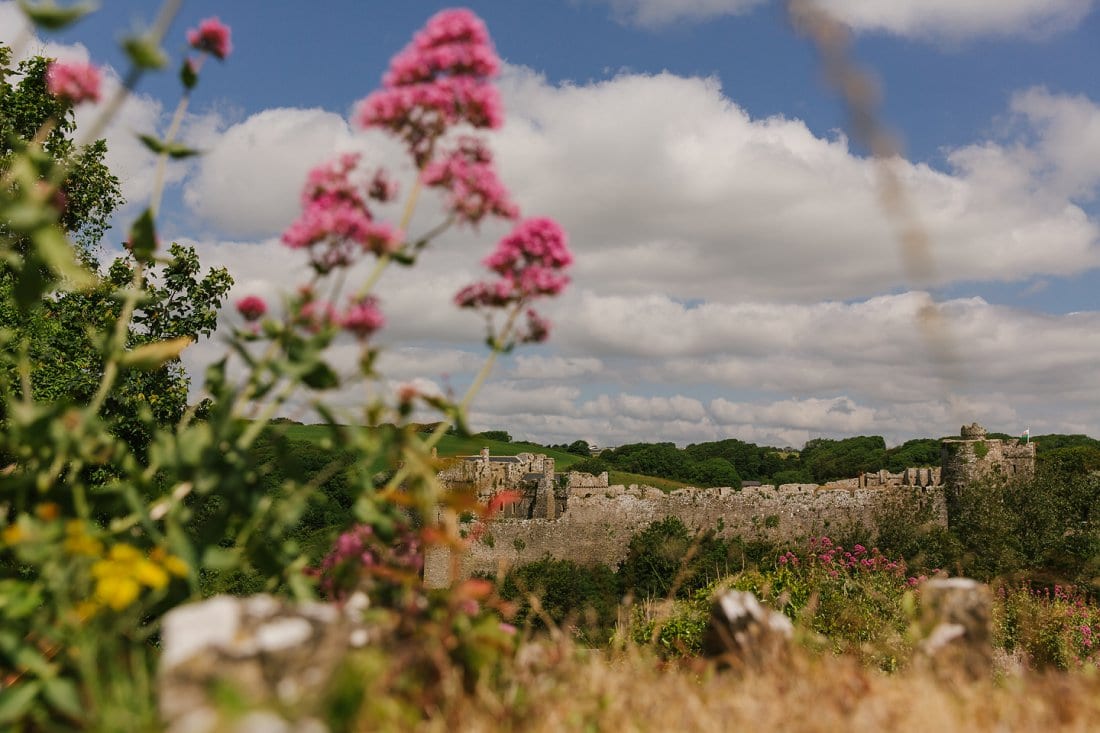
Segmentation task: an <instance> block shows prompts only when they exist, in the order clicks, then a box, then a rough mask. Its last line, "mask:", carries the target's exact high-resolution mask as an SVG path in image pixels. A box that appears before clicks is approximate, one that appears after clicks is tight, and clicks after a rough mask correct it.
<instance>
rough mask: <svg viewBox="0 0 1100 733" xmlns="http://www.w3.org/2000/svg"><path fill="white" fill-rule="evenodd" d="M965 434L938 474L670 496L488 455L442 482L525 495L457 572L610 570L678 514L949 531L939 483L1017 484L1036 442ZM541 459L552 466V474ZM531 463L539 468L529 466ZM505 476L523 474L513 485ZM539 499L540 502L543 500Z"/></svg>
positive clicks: (836, 527) (761, 530) (696, 522)
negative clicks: (529, 567)
mask: <svg viewBox="0 0 1100 733" xmlns="http://www.w3.org/2000/svg"><path fill="white" fill-rule="evenodd" d="M976 431H981V433H980V435H979V434H978V433H977V432H976ZM962 435H963V437H962V438H961V439H959V440H947V441H944V448H943V452H942V455H943V466H942V473H941V469H939V468H931V469H929V468H921V469H916V468H910V469H906V470H905V471H903V472H901V473H897V474H894V473H889V472H886V471H880V472H877V473H873V474H865V475H863V476H859V477H857V478H853V479H846V480H843V481H836V482H830V483H828V484H824V485H820V486H819V485H816V484H785V485H783V486H778V487H776V486H767V485H765V486H751V487H745V488H743V489H741V490H735V489H729V488H716V489H680V490H678V491H673V492H671V493H667V494H666V493H664V492H662V491H660V490H659V489H655V488H652V487H647V486H634V485H632V486H629V487H624V486H608V485H607V483H608V482H607V475H606V474H602V475H601V476H599V477H593V476H589V475H588V474H579V473H568V474H564V475H560V474H559V475H558V476H557V477H556V478H555V477H554V475H553V461H552V459H548V458H545V457H543V456H534V455H532V454H523V455H521V456H518V457H516V458H517V459H518V460H515V461H502V462H500V463H499V464H498V465H500V466H506V465H507V466H512V468H510V469H504V468H495V467H493V463H492V461H493V460H494V459H492V458H490V457H489V456H488V453H487V452H485V451H483V453H482V455H481V456H477V457H473V458H471V459H467V460H465V461H462V462H460V463H459V464H458V465H456V466H454V467H452V468H451V469H449V470H448V471H446V472H444V473H443V474H441V478H443V479H444V481H445V482H448V483H451V484H452V485H466V486H471V485H473V486H476V487H477V488H478V492H479V495H480V496H482V497H483V498H486V499H487V498H489V497H490V496H492V494H494V493H496V492H497V491H500V490H504V489H513V490H514V489H519V490H521V492H522V493H523V494H524V499H523V501H521V502H520V503H519V504H518V505H516V508H515V509H513V510H512V511H511V512H510V513H509V514H506V515H504V516H503V517H501V518H500V519H498V520H496V521H493V522H491V523H490V525H489V527H488V528H487V530H486V531H485V533H484V534H483V535H482V539H481V540H479V541H478V542H475V543H473V544H472V546H471V547H470V549H469V550H468V551H467V552H466V554H465V555H463V557H462V561H461V573H462V575H463V576H467V575H469V574H471V573H474V572H489V573H495V572H497V571H499V570H501V569H504V568H506V567H508V566H511V565H514V564H517V563H518V564H522V563H527V562H533V561H535V560H538V559H540V558H542V557H545V556H547V555H549V556H550V557H553V558H559V559H568V560H573V561H574V562H578V563H581V564H595V563H605V564H607V565H611V566H613V567H614V566H615V565H616V564H618V563H619V562H620V561H621V560H622V559H623V558H624V557H625V556H626V551H627V546H628V543H629V541H630V538H631V536H633V535H634V534H636V533H637V532H639V531H641V530H643V529H645V528H646V527H647V526H649V525H650V524H651V523H653V522H655V521H658V520H661V519H664V518H665V517H677V518H679V519H680V520H681V521H682V522H683V523H684V524H685V525H686V526H687V527H688V528H689V529H691V530H694V531H701V530H714V531H715V532H716V533H717V534H718V535H719V536H724V537H732V536H741V537H744V538H746V539H750V538H752V539H766V540H772V541H783V540H787V541H801V540H803V539H805V538H807V537H810V536H815V535H821V534H828V533H836V532H838V531H843V530H844V529H847V528H850V527H853V526H857V525H859V526H863V527H866V528H867V529H868V530H870V531H871V532H874V531H875V527H874V518H875V516H876V515H878V514H879V513H881V512H882V511H883V510H885V509H888V508H889V507H890V506H899V505H905V506H910V507H912V506H921V507H923V508H924V509H926V510H927V514H928V516H930V517H931V521H933V522H936V523H938V524H941V525H944V526H946V524H947V520H948V501H947V493H948V492H947V491H945V486H946V487H949V489H950V490H951V491H955V490H957V487H958V486H961V485H965V484H960V483H958V482H962V481H965V482H969V481H972V480H974V479H978V478H984V477H987V476H994V475H1000V476H1003V477H1005V478H1010V479H1011V478H1019V477H1023V476H1027V475H1030V474H1031V473H1032V472H1033V471H1034V465H1035V445H1034V444H1027V445H1021V444H1019V443H1018V442H1017V441H1000V440H996V439H988V438H986V437H985V432H984V430H981V428H980V427H979V426H968V427H966V428H964V429H963V431H962ZM979 443H981V444H984V447H981V446H980V445H979ZM510 458H511V457H510ZM539 459H542V461H543V462H541V463H540V462H539ZM545 461H550V464H549V468H547V464H546V463H545ZM536 467H537V468H538V470H537V471H536V470H531V469H534V468H536ZM547 471H549V473H548V472H547ZM535 474H538V478H537V480H536V479H535ZM505 476H510V477H513V478H514V477H519V476H522V477H523V478H522V480H521V482H520V483H518V484H517V483H511V484H509V483H508V482H507V481H506V480H505V478H504V477H505ZM941 478H942V481H941ZM539 494H544V496H545V498H544V499H541V501H540V497H539ZM450 567H451V564H450V559H449V557H448V556H447V555H446V554H444V553H435V554H430V555H429V557H428V558H426V564H425V580H426V582H428V583H429V584H430V585H434V586H440V585H445V584H447V583H448V582H449V581H450V580H451V579H450V578H449V577H448V576H449V571H450V570H449V569H450Z"/></svg>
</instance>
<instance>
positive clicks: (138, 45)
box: [122, 36, 168, 69]
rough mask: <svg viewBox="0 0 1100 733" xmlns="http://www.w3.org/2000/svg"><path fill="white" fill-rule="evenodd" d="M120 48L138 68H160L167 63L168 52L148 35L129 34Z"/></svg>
mask: <svg viewBox="0 0 1100 733" xmlns="http://www.w3.org/2000/svg"><path fill="white" fill-rule="evenodd" d="M122 48H123V50H125V51H126V55H127V56H129V57H130V61H131V62H132V63H133V64H134V66H136V67H138V68H139V69H160V68H163V67H164V65H165V64H167V63H168V54H166V53H165V52H164V49H162V48H161V47H160V46H158V45H157V44H156V43H155V42H154V41H153V39H152V38H150V37H148V36H129V37H127V38H126V39H124V40H123V41H122Z"/></svg>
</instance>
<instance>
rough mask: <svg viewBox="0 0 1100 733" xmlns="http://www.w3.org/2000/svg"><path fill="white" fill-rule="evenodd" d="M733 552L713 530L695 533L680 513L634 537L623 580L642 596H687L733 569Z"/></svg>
mask: <svg viewBox="0 0 1100 733" xmlns="http://www.w3.org/2000/svg"><path fill="white" fill-rule="evenodd" d="M730 552H731V548H730V545H729V543H728V542H726V541H725V540H722V539H720V538H718V537H716V536H715V535H714V533H713V532H704V533H702V534H700V535H698V536H695V537H693V536H692V535H691V533H690V532H689V531H688V529H687V527H686V526H685V525H684V523H683V522H682V521H681V520H680V519H679V518H678V517H666V518H665V519H662V520H659V521H656V522H654V523H653V524H651V525H649V526H648V527H646V528H645V529H644V530H642V531H641V532H639V533H638V534H636V535H634V536H633V537H631V538H630V544H629V547H628V549H627V555H626V558H625V559H623V561H622V562H621V563H620V564H619V568H618V576H619V581H620V583H621V585H622V587H623V589H624V590H625V591H629V592H631V593H634V594H635V595H636V596H638V597H640V598H667V597H670V596H672V595H676V596H679V597H687V596H689V595H690V594H691V593H692V592H694V591H695V590H697V589H699V588H701V587H704V586H706V585H708V584H709V583H711V582H712V581H713V580H714V579H716V578H718V577H721V576H722V575H725V574H727V573H728V572H729V568H730Z"/></svg>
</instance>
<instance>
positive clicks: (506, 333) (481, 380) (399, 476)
mask: <svg viewBox="0 0 1100 733" xmlns="http://www.w3.org/2000/svg"><path fill="white" fill-rule="evenodd" d="M523 307H524V302H523V301H520V302H518V303H516V305H515V307H513V308H512V311H511V313H509V314H508V320H507V322H505V324H504V328H503V329H502V330H501V332H500V334H499V335H498V337H497V338H496V339H494V345H493V350H492V351H491V352H489V356H488V357H487V358H486V359H485V363H484V364H482V365H481V369H480V370H479V371H478V373H477V376H475V377H474V381H473V382H471V383H470V386H469V387H468V388H467V389H466V394H464V395H463V396H462V400H461V401H460V402H459V403H458V406H457V411H458V412H460V413H462V412H465V411H466V410H467V409H468V408H469V406H470V403H471V402H473V400H474V397H476V396H477V393H478V392H480V391H481V388H482V387H483V386H484V385H485V380H486V379H488V378H489V374H490V373H492V371H493V367H494V366H495V365H496V362H497V358H498V357H499V356H500V354H501V352H502V351H504V347H503V344H506V343H508V339H509V338H510V337H511V336H512V330H513V329H514V328H515V325H516V319H517V318H518V317H519V314H520V312H521V311H522V310H523ZM453 425H454V418H451V417H444V418H443V420H441V421H440V422H439V425H437V426H436V428H435V430H433V431H432V433H431V435H429V436H428V437H427V439H425V441H424V442H423V443H422V447H423V449H424V451H425V452H428V451H431V449H432V448H434V447H435V446H436V445H438V444H439V441H440V440H442V439H443V436H444V435H446V434H447V431H448V430H450V429H451V427H452V426H453ZM408 475H409V470H408V468H407V467H406V466H402V467H401V468H399V469H398V470H397V472H396V473H394V475H393V476H392V477H391V478H390V480H389V481H387V482H386V486H385V487H384V488H383V489H382V492H381V493H382V495H383V496H385V495H387V494H389V493H390V492H392V491H395V490H396V489H397V487H398V486H400V485H401V482H402V481H404V480H405V478H406V477H407V476H408Z"/></svg>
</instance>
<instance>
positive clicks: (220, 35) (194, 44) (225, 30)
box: [187, 17, 233, 61]
mask: <svg viewBox="0 0 1100 733" xmlns="http://www.w3.org/2000/svg"><path fill="white" fill-rule="evenodd" d="M229 33H230V31H229V26H227V25H226V24H225V23H222V22H221V21H220V20H219V19H218V18H217V17H213V18H206V19H205V20H203V21H202V22H201V23H199V27H198V28H192V29H191V30H189V31H187V42H188V43H189V44H191V48H194V49H196V50H198V51H205V52H207V53H208V54H210V55H211V56H215V57H217V58H218V59H220V60H223V61H224V60H225V57H226V56H228V55H229V54H230V53H231V52H232V51H233V43H232V41H230V39H229Z"/></svg>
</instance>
